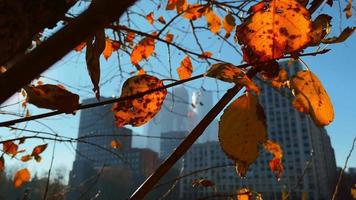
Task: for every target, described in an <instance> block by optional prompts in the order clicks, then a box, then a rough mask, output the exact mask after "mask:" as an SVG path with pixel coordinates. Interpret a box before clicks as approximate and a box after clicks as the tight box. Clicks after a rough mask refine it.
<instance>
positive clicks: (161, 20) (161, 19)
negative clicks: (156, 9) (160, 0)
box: [158, 16, 167, 24]
mask: <svg viewBox="0 0 356 200" xmlns="http://www.w3.org/2000/svg"><path fill="white" fill-rule="evenodd" d="M158 21H159V22H160V23H161V24H166V23H167V22H166V20H165V19H164V17H163V16H160V17H159V18H158Z"/></svg>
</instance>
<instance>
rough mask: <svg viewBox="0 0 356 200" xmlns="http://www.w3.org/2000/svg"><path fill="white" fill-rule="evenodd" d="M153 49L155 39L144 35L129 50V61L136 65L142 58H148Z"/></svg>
mask: <svg viewBox="0 0 356 200" xmlns="http://www.w3.org/2000/svg"><path fill="white" fill-rule="evenodd" d="M154 50H155V40H154V39H153V38H152V37H146V38H144V39H143V40H141V41H140V42H139V43H138V44H137V45H136V46H135V47H134V48H133V50H132V52H131V63H132V64H133V65H137V64H138V63H139V62H140V61H141V60H142V59H148V58H149V57H150V56H151V55H152V54H153V52H154Z"/></svg>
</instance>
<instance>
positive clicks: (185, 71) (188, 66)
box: [177, 56, 193, 80]
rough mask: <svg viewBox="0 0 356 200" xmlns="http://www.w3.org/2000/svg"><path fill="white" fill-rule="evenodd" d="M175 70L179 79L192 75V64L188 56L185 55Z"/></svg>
mask: <svg viewBox="0 0 356 200" xmlns="http://www.w3.org/2000/svg"><path fill="white" fill-rule="evenodd" d="M177 72H178V75H179V79H180V80H183V79H188V78H190V77H191V76H192V72H193V66H192V62H191V61H190V58H189V56H185V58H184V59H183V60H182V62H181V63H180V66H179V67H178V68H177Z"/></svg>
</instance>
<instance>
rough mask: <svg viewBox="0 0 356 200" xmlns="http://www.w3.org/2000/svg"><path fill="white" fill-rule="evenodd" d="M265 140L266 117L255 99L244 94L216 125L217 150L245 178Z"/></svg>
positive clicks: (226, 110) (249, 94)
mask: <svg viewBox="0 0 356 200" xmlns="http://www.w3.org/2000/svg"><path fill="white" fill-rule="evenodd" d="M266 140H267V125H266V119H265V114H264V111H263V108H262V106H261V105H260V104H259V102H258V98H257V96H255V95H253V94H251V93H247V94H244V95H242V96H240V97H239V98H237V99H236V100H235V101H234V102H232V103H231V104H230V105H229V106H228V107H227V108H226V109H225V111H224V113H223V115H222V116H221V118H220V121H219V141H220V146H221V148H222V149H223V151H224V152H225V154H226V155H227V156H228V157H229V158H230V159H233V160H234V161H235V162H236V164H237V170H238V174H239V175H240V176H245V174H246V172H247V169H248V167H249V166H250V165H251V164H252V163H253V162H254V161H255V160H256V158H257V157H258V155H259V145H260V144H262V143H264V142H265V141H266Z"/></svg>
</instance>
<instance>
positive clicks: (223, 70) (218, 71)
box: [205, 63, 260, 94]
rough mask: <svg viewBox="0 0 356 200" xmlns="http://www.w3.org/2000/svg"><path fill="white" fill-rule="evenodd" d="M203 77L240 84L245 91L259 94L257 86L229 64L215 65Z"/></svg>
mask: <svg viewBox="0 0 356 200" xmlns="http://www.w3.org/2000/svg"><path fill="white" fill-rule="evenodd" d="M205 76H208V77H212V78H216V79H219V80H222V81H225V82H229V83H235V84H240V85H242V86H245V87H246V89H247V90H249V91H254V92H255V93H256V94H259V93H260V89H259V88H258V86H257V85H256V84H255V83H254V82H253V81H252V80H251V79H249V78H248V77H247V76H246V74H245V73H244V72H243V71H242V70H241V69H239V68H237V67H235V66H234V65H232V64H229V63H217V64H214V65H212V66H211V68H210V69H209V70H208V71H207V72H206V73H205Z"/></svg>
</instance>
